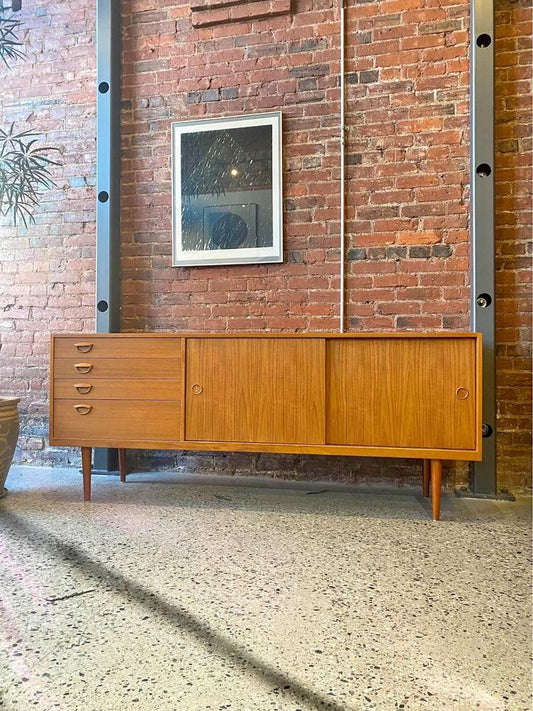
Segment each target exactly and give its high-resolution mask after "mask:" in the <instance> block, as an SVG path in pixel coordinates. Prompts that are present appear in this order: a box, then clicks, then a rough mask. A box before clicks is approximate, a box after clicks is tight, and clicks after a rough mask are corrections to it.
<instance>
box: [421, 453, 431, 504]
mask: <svg viewBox="0 0 533 711" xmlns="http://www.w3.org/2000/svg"><path fill="white" fill-rule="evenodd" d="M422 466H423V469H422V476H423V479H422V482H423V493H424V496H425V497H426V499H427V497H428V496H429V477H430V470H431V462H430V460H429V459H424V461H423V462H422Z"/></svg>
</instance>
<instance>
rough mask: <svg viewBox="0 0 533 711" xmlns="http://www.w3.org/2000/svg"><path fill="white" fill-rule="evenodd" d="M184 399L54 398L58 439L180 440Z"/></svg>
mask: <svg viewBox="0 0 533 711" xmlns="http://www.w3.org/2000/svg"><path fill="white" fill-rule="evenodd" d="M180 417H181V403H180V402H179V401H175V402H151V401H143V400H88V399H83V400H75V399H73V400H54V421H53V428H54V429H53V433H54V438H56V439H61V440H64V439H67V440H72V444H73V445H75V444H76V442H77V441H78V440H80V439H81V440H86V439H89V440H94V442H95V444H97V443H98V440H99V439H110V438H112V439H114V440H117V441H118V442H122V443H126V442H127V441H128V440H129V441H131V442H135V441H143V440H144V441H149V440H154V441H174V442H175V441H178V440H179V430H180V427H179V425H180Z"/></svg>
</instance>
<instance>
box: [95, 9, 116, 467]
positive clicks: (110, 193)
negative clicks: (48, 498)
mask: <svg viewBox="0 0 533 711" xmlns="http://www.w3.org/2000/svg"><path fill="white" fill-rule="evenodd" d="M96 7H97V18H96V53H97V62H96V305H95V306H96V332H97V333H117V332H118V331H120V140H121V136H120V79H121V18H120V10H121V8H120V0H97V6H96ZM110 424H111V423H110ZM94 468H95V469H96V470H103V471H109V470H114V469H116V451H115V450H107V449H97V450H95V454H94Z"/></svg>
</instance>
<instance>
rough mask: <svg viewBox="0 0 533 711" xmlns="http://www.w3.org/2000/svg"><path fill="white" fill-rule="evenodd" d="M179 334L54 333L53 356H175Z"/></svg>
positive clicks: (176, 356)
mask: <svg viewBox="0 0 533 711" xmlns="http://www.w3.org/2000/svg"><path fill="white" fill-rule="evenodd" d="M181 341H182V339H181V338H179V337H176V338H174V337H170V338H169V337H166V336H165V337H159V338H158V337H157V336H136V335H133V334H132V335H131V336H122V335H120V336H119V335H111V336H103V335H94V334H80V335H79V336H55V337H54V355H55V357H56V358H69V357H72V358H79V357H80V356H82V357H83V358H86V357H87V358H88V357H89V356H90V358H128V357H129V358H133V357H135V358H179V357H180V355H181Z"/></svg>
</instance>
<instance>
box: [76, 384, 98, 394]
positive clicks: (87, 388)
mask: <svg viewBox="0 0 533 711" xmlns="http://www.w3.org/2000/svg"><path fill="white" fill-rule="evenodd" d="M74 389H75V390H76V392H78V393H79V394H80V395H87V393H90V392H91V390H92V389H93V386H92V385H90V384H89V383H76V385H74Z"/></svg>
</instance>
